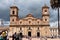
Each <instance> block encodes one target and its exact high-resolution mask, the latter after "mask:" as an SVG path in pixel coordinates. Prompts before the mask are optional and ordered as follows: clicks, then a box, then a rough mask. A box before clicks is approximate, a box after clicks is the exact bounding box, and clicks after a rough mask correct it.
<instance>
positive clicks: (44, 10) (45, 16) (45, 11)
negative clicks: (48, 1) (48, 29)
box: [42, 5, 49, 23]
mask: <svg viewBox="0 0 60 40" xmlns="http://www.w3.org/2000/svg"><path fill="white" fill-rule="evenodd" d="M42 19H43V22H44V23H49V7H48V6H46V5H45V6H43V7H42Z"/></svg>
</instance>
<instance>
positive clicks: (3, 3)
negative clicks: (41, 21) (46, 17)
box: [0, 0, 58, 26]
mask: <svg viewBox="0 0 60 40" xmlns="http://www.w3.org/2000/svg"><path fill="white" fill-rule="evenodd" d="M14 3H15V5H16V6H17V7H18V8H19V17H20V18H21V17H22V18H23V17H25V16H26V15H27V14H29V13H31V14H32V15H33V16H34V17H36V18H41V14H42V13H41V11H42V10H41V9H42V6H44V5H45V4H46V5H47V6H49V7H50V0H15V1H14V0H0V19H4V20H5V21H9V17H10V16H9V13H10V6H12V5H14ZM49 11H50V25H51V26H57V13H58V12H57V9H55V10H53V9H52V8H51V7H50V9H49Z"/></svg>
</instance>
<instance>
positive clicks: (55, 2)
mask: <svg viewBox="0 0 60 40" xmlns="http://www.w3.org/2000/svg"><path fill="white" fill-rule="evenodd" d="M50 4H51V7H52V9H58V35H59V36H60V27H59V7H60V0H50Z"/></svg>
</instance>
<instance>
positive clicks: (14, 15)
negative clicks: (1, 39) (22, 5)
mask: <svg viewBox="0 0 60 40" xmlns="http://www.w3.org/2000/svg"><path fill="white" fill-rule="evenodd" d="M17 18H18V7H17V6H11V7H10V24H15V23H16V21H17Z"/></svg>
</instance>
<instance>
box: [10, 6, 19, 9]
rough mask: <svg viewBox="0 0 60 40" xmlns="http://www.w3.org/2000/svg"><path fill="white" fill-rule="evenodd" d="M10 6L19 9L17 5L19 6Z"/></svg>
mask: <svg viewBox="0 0 60 40" xmlns="http://www.w3.org/2000/svg"><path fill="white" fill-rule="evenodd" d="M10 8H17V9H18V7H17V6H15V5H14V6H11V7H10Z"/></svg>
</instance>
